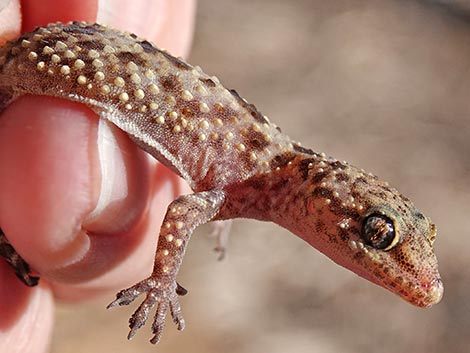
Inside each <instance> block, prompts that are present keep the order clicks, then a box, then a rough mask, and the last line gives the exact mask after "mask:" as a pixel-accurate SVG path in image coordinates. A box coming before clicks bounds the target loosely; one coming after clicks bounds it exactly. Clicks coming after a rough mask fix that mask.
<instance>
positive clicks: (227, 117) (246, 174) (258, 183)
mask: <svg viewBox="0 0 470 353" xmlns="http://www.w3.org/2000/svg"><path fill="white" fill-rule="evenodd" d="M24 94H35V95H49V96H55V97H60V98H64V99H68V100H72V101H77V102H81V103H83V104H85V105H87V106H88V107H89V108H90V109H92V110H93V111H94V112H96V114H98V115H99V116H100V117H101V118H103V119H105V120H107V121H109V122H111V123H113V124H115V125H116V126H117V127H119V128H120V129H122V130H123V131H124V132H126V133H127V134H128V136H129V137H130V138H131V139H132V140H133V141H135V143H136V144H137V145H138V146H140V148H142V149H143V150H145V151H146V152H148V153H149V154H151V155H152V156H154V157H155V158H156V159H158V160H159V161H161V162H162V163H163V164H165V165H166V166H168V167H169V168H170V169H171V170H173V171H174V172H175V173H177V174H178V175H179V176H181V177H182V178H184V179H185V180H186V181H187V182H188V183H189V185H190V187H191V188H192V190H193V191H194V193H193V194H190V195H185V196H181V197H179V198H177V199H176V200H174V201H173V202H172V203H171V204H170V205H169V206H168V210H167V213H166V215H165V218H164V221H163V224H162V227H161V230H160V235H159V238H158V245H157V251H156V254H155V262H154V268H153V273H152V274H151V276H150V277H149V278H147V279H144V280H142V281H141V282H139V283H137V284H136V285H134V286H132V287H130V288H128V289H124V290H122V291H120V292H119V293H118V294H117V296H116V299H115V300H114V301H113V302H112V303H111V304H109V306H108V307H114V306H117V305H127V304H129V303H131V302H132V301H134V300H135V299H136V298H137V297H139V296H140V295H141V294H143V295H144V296H145V298H144V300H143V302H142V304H141V305H140V306H139V308H138V309H137V310H136V311H135V313H134V314H133V315H132V317H131V319H130V320H129V326H130V333H129V336H128V338H131V337H133V336H134V334H135V333H136V331H137V330H138V329H139V328H140V327H141V326H143V325H144V324H145V322H146V321H147V319H148V317H149V314H150V311H151V309H152V308H153V307H154V306H156V307H157V308H156V314H155V316H154V321H153V324H152V332H153V334H154V336H153V338H152V339H151V342H152V343H157V342H159V340H160V337H161V335H162V330H163V327H164V324H165V318H166V314H167V311H168V310H169V311H170V313H171V316H172V318H173V321H174V322H175V324H176V325H177V327H178V329H179V330H182V329H183V328H184V326H185V322H184V319H183V316H182V313H181V308H180V304H179V301H178V295H183V294H185V293H186V290H185V289H184V288H183V287H181V286H180V285H179V284H178V283H177V282H176V275H177V273H178V270H179V267H180V265H181V262H182V260H183V256H184V253H185V249H186V246H187V244H188V241H189V239H190V237H191V234H192V233H193V231H194V229H195V228H196V227H197V226H199V225H201V224H204V223H207V222H210V221H216V220H228V219H233V218H253V219H258V220H262V221H271V222H274V223H277V224H278V225H280V226H282V227H285V228H287V229H288V230H290V231H291V232H293V233H294V234H296V235H297V236H299V237H300V238H302V239H303V240H305V241H306V242H307V243H309V244H310V245H312V246H313V247H315V248H317V249H318V250H320V251H321V252H322V253H324V254H325V255H327V256H328V257H330V258H331V259H332V260H333V261H335V262H336V263H338V264H340V265H342V266H344V267H346V268H348V269H350V270H351V271H353V272H355V273H356V274H358V275H360V276H362V277H364V278H366V279H368V280H369V281H371V282H373V283H375V284H377V285H379V286H382V287H384V288H386V289H388V290H390V291H392V292H393V293H395V294H397V295H399V296H400V297H402V298H403V299H405V300H407V301H408V302H410V303H411V304H414V305H417V306H419V307H429V306H431V305H433V304H436V303H438V302H439V301H440V300H441V298H442V295H443V284H442V281H441V278H440V275H439V272H438V267H437V259H436V256H435V254H434V251H433V243H434V240H435V236H436V228H435V226H434V224H433V223H432V222H431V220H430V219H429V218H428V217H426V216H424V215H423V214H422V213H421V212H420V211H419V210H418V209H417V208H416V207H415V206H414V205H413V204H412V202H411V201H410V200H409V199H408V198H406V197H404V196H402V195H401V194H400V193H399V192H398V191H397V190H395V189H394V188H392V187H390V186H389V185H388V184H387V183H386V182H383V181H381V180H380V179H378V178H377V177H376V176H374V175H372V174H370V173H366V172H365V171H364V170H362V169H359V168H356V167H354V166H352V165H350V164H348V163H346V162H340V161H338V160H336V159H334V158H331V157H327V156H326V155H325V154H323V153H316V152H313V151H312V150H310V149H307V148H304V147H301V145H300V144H298V143H296V142H293V141H292V140H291V139H289V137H287V136H286V135H285V134H283V133H281V130H280V129H279V128H278V127H277V126H275V125H274V124H272V123H271V122H270V121H269V120H268V118H267V117H266V116H264V115H262V114H261V113H260V112H258V110H257V109H256V108H255V107H254V106H253V105H251V104H249V103H247V101H246V100H244V99H243V98H241V97H240V96H239V95H238V94H237V92H235V91H234V90H227V89H225V88H224V87H223V86H222V85H221V84H220V83H219V81H218V80H217V78H215V77H211V76H208V75H206V74H205V73H203V72H202V71H201V69H200V68H199V67H193V66H191V65H189V64H187V63H185V62H184V61H182V60H180V59H178V58H175V57H173V56H171V55H170V54H168V53H167V52H165V51H163V50H159V49H157V48H156V47H155V46H153V45H152V44H151V43H149V42H148V41H146V40H143V39H140V38H138V37H137V36H135V35H133V34H130V33H126V32H120V31H117V30H114V29H111V28H108V27H106V26H102V25H99V24H88V23H83V22H73V23H68V24H62V23H56V24H50V25H48V26H47V27H40V28H37V29H35V30H34V31H33V32H30V33H26V34H23V35H22V36H21V37H20V38H19V39H17V40H16V41H14V42H10V43H7V44H6V45H5V46H3V47H2V48H0V111H1V110H3V109H4V108H5V107H6V106H7V105H8V104H9V103H10V102H12V101H13V100H15V99H16V98H17V97H19V96H21V95H24ZM0 254H1V255H2V256H3V257H5V258H6V259H7V261H8V262H9V263H10V264H11V265H12V266H13V268H14V269H15V272H16V274H17V276H18V277H19V278H20V279H22V280H23V281H24V282H25V283H26V284H27V285H30V286H32V285H35V284H37V281H38V279H37V278H36V277H33V276H31V274H30V272H29V267H28V265H27V263H26V262H25V261H24V260H23V259H22V258H21V257H20V256H19V255H18V254H17V253H16V251H15V250H14V248H13V247H12V246H11V245H10V244H9V243H8V240H7V238H6V237H5V235H4V234H3V233H1V232H0Z"/></svg>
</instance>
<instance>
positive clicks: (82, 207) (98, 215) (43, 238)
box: [0, 0, 195, 352]
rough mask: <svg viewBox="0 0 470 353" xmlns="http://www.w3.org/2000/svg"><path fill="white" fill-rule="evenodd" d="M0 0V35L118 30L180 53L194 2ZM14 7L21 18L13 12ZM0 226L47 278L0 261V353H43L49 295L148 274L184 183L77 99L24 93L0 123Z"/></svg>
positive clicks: (85, 294) (109, 287) (95, 291)
mask: <svg viewBox="0 0 470 353" xmlns="http://www.w3.org/2000/svg"><path fill="white" fill-rule="evenodd" d="M4 2H5V1H0V40H1V41H5V40H7V39H14V38H16V37H17V36H18V35H19V34H20V33H21V32H23V31H28V30H31V29H33V28H34V27H35V26H38V25H45V24H47V23H49V22H55V21H62V22H66V21H69V20H86V21H90V22H95V21H96V20H97V21H98V22H102V23H106V24H109V25H112V26H113V27H116V28H121V29H126V30H129V31H131V32H134V33H136V34H138V35H139V36H141V37H144V38H146V39H149V40H152V41H154V42H155V43H157V45H158V46H159V47H165V48H167V49H168V50H169V51H170V52H172V53H173V54H175V55H183V56H184V55H185V54H187V51H188V48H189V44H190V38H191V33H192V24H193V15H194V7H195V0H161V1H155V2H151V3H149V2H146V1H133V2H131V3H127V2H126V3H125V2H119V6H117V5H116V6H115V7H113V8H104V7H99V6H98V2H97V1H92V0H89V1H86V0H80V1H76V0H73V1H68V2H66V4H67V8H64V7H63V4H64V2H59V1H53V0H48V1H46V0H43V1H41V2H37V1H21V10H20V1H19V0H12V1H9V2H8V4H6V5H3V3H4ZM20 14H21V15H20ZM0 161H1V166H2V167H1V170H0V171H1V172H0V226H1V227H2V229H3V230H4V232H5V234H6V235H7V237H8V239H9V241H10V242H11V243H12V244H13V246H14V247H15V249H16V250H17V251H18V252H19V253H20V254H21V255H22V256H23V257H24V258H25V259H26V260H27V262H28V263H29V264H30V265H31V267H32V268H34V269H35V270H37V271H38V272H39V273H40V274H41V275H42V276H43V277H42V279H41V282H40V285H39V286H38V287H35V288H33V289H31V288H27V287H26V286H24V285H23V284H22V283H21V282H20V281H19V280H18V279H17V278H16V277H15V276H14V274H13V272H12V271H11V269H10V268H9V267H8V266H7V265H6V263H5V262H4V261H1V260H0V313H1V315H0V351H1V352H11V351H15V352H45V351H47V348H48V342H49V336H50V333H51V330H52V326H53V310H54V300H55V298H60V299H64V300H69V301H79V300H82V299H84V298H90V297H92V296H96V295H100V294H103V293H110V292H111V291H116V290H118V289H121V288H123V287H126V286H128V285H131V284H133V283H135V282H137V281H138V280H139V279H141V278H143V277H144V276H145V275H147V274H148V273H150V271H151V266H152V262H153V256H154V249H155V244H156V240H157V239H156V235H158V231H159V228H160V223H161V220H162V219H163V215H164V213H165V211H166V209H165V207H166V205H168V204H169V203H170V202H171V201H172V200H173V199H174V198H175V197H176V196H177V195H178V194H179V193H180V192H181V191H182V188H186V186H185V185H184V184H183V183H182V182H181V181H180V179H179V178H177V177H176V176H175V175H174V174H173V173H171V172H169V171H168V170H167V169H166V168H164V167H163V166H161V165H160V164H158V163H155V162H154V161H153V160H151V159H149V157H148V156H147V155H146V154H145V153H144V152H142V151H140V150H139V149H138V148H137V147H136V146H135V145H134V144H133V143H132V142H131V141H130V140H129V139H128V137H127V135H126V134H124V133H123V132H121V131H120V130H118V129H116V128H114V127H111V126H109V125H108V124H107V123H105V122H103V121H101V122H99V121H98V119H97V117H96V115H95V114H94V113H93V112H91V111H90V110H89V109H87V108H86V107H83V106H82V105H80V104H77V103H73V102H68V101H62V100H59V99H53V98H48V97H34V96H27V97H22V98H20V99H18V100H17V101H16V102H14V103H12V104H11V105H10V106H9V107H8V108H7V109H6V110H5V111H4V112H2V117H1V119H0Z"/></svg>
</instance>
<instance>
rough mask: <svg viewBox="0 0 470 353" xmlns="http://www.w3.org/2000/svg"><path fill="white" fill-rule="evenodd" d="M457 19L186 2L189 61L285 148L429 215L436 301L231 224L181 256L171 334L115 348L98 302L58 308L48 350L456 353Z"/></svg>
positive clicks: (463, 213)
mask: <svg viewBox="0 0 470 353" xmlns="http://www.w3.org/2000/svg"><path fill="white" fill-rule="evenodd" d="M460 2H461V3H463V6H464V7H465V6H467V5H465V3H464V2H463V1H460ZM456 14H457V13H456V12H448V11H445V10H444V9H443V8H442V7H439V6H435V7H432V6H429V5H424V1H423V2H419V1H417V2H415V1H411V0H409V1H399V0H396V1H360V0H356V1H347V0H343V1H341V0H331V1H323V0H293V1H273V0H251V1H247V0H236V1H234V0H219V1H211V0H201V1H200V4H199V9H198V20H197V30H196V36H195V42H194V49H193V52H192V55H191V57H190V62H191V63H193V64H198V65H200V66H202V68H203V69H204V70H205V71H206V72H208V73H210V74H216V75H217V76H218V77H219V78H220V79H221V81H222V82H223V83H225V85H226V86H227V87H233V88H236V89H237V90H238V92H240V94H241V95H242V96H244V97H245V98H247V99H248V100H249V101H250V102H252V103H255V104H256V105H257V107H258V108H259V109H260V110H261V111H262V112H263V113H264V114H266V115H268V116H269V117H270V119H271V120H272V121H274V122H276V123H277V124H278V125H279V126H281V127H282V128H283V130H284V131H285V132H286V133H287V134H289V135H290V136H291V137H293V138H294V139H296V140H299V141H302V142H303V144H304V145H305V146H309V147H313V148H314V149H315V150H317V151H325V152H327V154H329V155H333V156H335V157H336V158H338V159H346V160H348V161H350V162H352V163H353V164H356V165H359V166H361V167H363V168H365V169H367V170H369V171H372V172H374V173H375V174H378V175H379V176H380V177H382V178H384V179H387V180H388V181H390V183H391V184H393V185H395V186H396V187H397V188H398V189H400V190H401V191H402V192H403V193H404V194H406V195H407V196H409V197H410V198H411V199H413V200H414V201H415V203H416V205H418V207H419V208H421V209H422V211H423V212H424V213H426V214H427V215H429V216H431V217H432V219H433V220H434V222H435V223H436V224H437V227H438V231H439V233H438V239H437V242H436V251H437V253H438V256H439V261H440V268H441V274H442V276H443V279H444V283H445V288H446V292H445V296H444V299H443V301H442V302H441V303H440V304H439V305H437V306H435V307H433V308H431V309H428V310H422V309H418V308H415V307H412V306H411V305H409V304H407V303H405V302H403V301H402V300H400V299H399V298H398V297H395V296H394V295H392V294H389V293H387V292H386V291H385V290H382V289H380V288H378V287H376V286H374V285H372V284H369V283H368V282H366V281H364V280H362V279H360V278H358V277H357V276H356V275H354V274H352V273H350V272H348V271H346V270H344V269H342V268H339V267H338V266H336V265H335V264H333V263H332V262H331V261H330V260H328V259H326V258H325V257H324V256H323V255H321V254H320V253H318V252H317V251H315V250H313V249H312V248H310V247H309V246H308V245H307V244H305V243H303V242H302V241H300V240H299V239H297V238H296V237H294V236H292V235H291V234H289V233H288V232H287V231H285V230H283V229H281V228H279V227H277V226H275V225H272V224H267V223H259V222H254V221H237V222H236V223H235V225H234V229H233V231H232V237H231V240H230V254H229V256H228V259H227V260H226V261H223V262H222V263H218V262H217V261H216V256H215V255H214V254H213V253H212V251H211V249H212V248H213V240H212V239H210V238H209V237H208V236H206V234H207V233H208V228H201V229H200V230H199V231H198V233H197V234H198V235H197V236H195V237H194V239H193V241H192V243H191V245H190V248H189V252H188V255H187V257H186V260H185V263H184V265H183V269H182V272H181V275H180V277H179V280H180V282H181V283H183V284H184V286H185V287H186V288H188V289H189V290H190V295H188V296H187V297H185V298H184V299H182V304H183V310H184V313H185V318H186V321H187V329H186V330H185V331H184V332H183V333H180V332H178V331H177V330H176V329H175V328H174V327H173V325H171V324H169V325H168V327H167V328H166V331H165V334H164V338H163V341H162V342H161V344H160V346H159V347H158V348H157V347H154V346H152V345H150V344H149V343H148V341H147V340H148V339H149V338H150V333H149V331H148V328H144V329H143V330H141V332H140V333H139V334H138V335H137V337H136V338H135V339H134V340H133V341H131V342H127V341H126V339H125V337H126V335H127V319H128V316H129V315H130V313H131V312H132V311H133V310H134V307H132V308H121V309H119V310H113V311H111V312H109V311H106V310H105V309H104V306H105V305H106V303H107V302H108V301H109V300H110V299H112V296H111V297H109V298H103V299H102V300H99V301H94V302H92V303H87V304H81V305H79V306H73V307H72V306H61V307H60V308H59V309H58V312H57V323H56V331H55V335H54V337H53V344H52V352H53V353H59V352H60V353H72V352H73V353H75V352H115V353H124V352H142V353H144V352H191V353H198V352H204V353H211V352H225V353H231V352H237V353H245V352H247V353H248V352H249V353H257V352H271V353H278V352H279V353H281V352H282V353H284V352H296V353H302V352H343V353H345V352H346V353H347V352H366V353H367V352H374V353H380V352H391V351H395V352H415V353H420V352H428V353H434V352H436V353H437V352H449V353H450V352H452V353H454V352H455V353H458V352H468V350H469V348H468V347H469V346H470V337H469V329H470V301H469V300H468V298H469V294H470V270H469V268H470V256H469V255H468V254H469V253H470V242H469V240H468V239H469V238H468V237H469V236H470V216H469V211H470V207H469V200H468V196H469V195H470V193H469V191H470V186H469V182H468V180H469V176H470V98H469V92H470V60H469V58H470V19H469V17H465V16H458V15H456Z"/></svg>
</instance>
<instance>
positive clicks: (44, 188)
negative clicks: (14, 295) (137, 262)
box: [0, 97, 150, 282]
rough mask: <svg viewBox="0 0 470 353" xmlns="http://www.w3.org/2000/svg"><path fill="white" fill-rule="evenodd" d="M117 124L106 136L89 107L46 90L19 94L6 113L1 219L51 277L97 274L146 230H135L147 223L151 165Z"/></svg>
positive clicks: (0, 154)
mask: <svg viewBox="0 0 470 353" xmlns="http://www.w3.org/2000/svg"><path fill="white" fill-rule="evenodd" d="M115 132H116V135H113V132H107V133H106V134H105V135H104V138H103V136H100V135H99V134H100V131H99V127H98V120H97V119H96V117H95V115H94V114H93V113H92V112H91V111H89V110H88V109H87V108H85V107H83V106H82V105H80V104H73V103H70V102H65V101H62V100H58V99H51V98H49V99H45V98H44V97H24V98H21V99H20V100H19V101H18V102H17V103H13V104H12V105H11V106H10V107H8V109H7V110H6V111H5V113H4V114H3V117H2V119H1V120H0V160H1V161H2V164H1V166H2V167H1V168H2V169H1V173H0V222H1V223H0V224H2V228H3V230H4V232H5V234H6V235H7V237H8V238H9V240H10V242H11V243H12V244H13V246H14V247H15V248H16V249H17V251H19V252H20V254H21V255H22V256H23V257H24V258H25V259H26V260H27V261H29V262H30V263H31V265H32V266H33V268H35V269H37V270H38V271H40V272H41V273H42V274H45V275H46V276H48V277H49V278H51V279H54V280H60V281H67V282H77V281H83V280H86V279H89V278H93V277H96V276H97V275H98V274H100V273H102V272H104V271H106V270H107V269H108V268H109V267H111V266H112V264H113V263H116V262H117V261H119V260H118V259H119V258H122V257H126V254H128V253H129V252H130V251H132V248H135V247H136V245H137V243H138V242H139V239H140V238H142V236H130V235H129V232H131V231H136V232H138V233H141V232H144V230H145V222H141V217H142V214H143V212H144V210H145V209H146V207H147V195H148V194H149V187H150V185H149V177H148V173H149V169H148V168H149V166H148V163H147V159H146V157H145V156H144V155H143V154H142V152H140V151H139V150H138V149H137V147H135V145H134V144H133V143H131V142H130V141H129V139H128V138H127V137H126V136H125V135H124V134H122V133H120V131H115ZM101 134H102V133H101ZM99 144H101V145H99ZM103 175H106V176H108V177H107V178H106V180H104V182H103V183H102V176H103ZM141 223H142V225H141ZM91 264H93V266H91Z"/></svg>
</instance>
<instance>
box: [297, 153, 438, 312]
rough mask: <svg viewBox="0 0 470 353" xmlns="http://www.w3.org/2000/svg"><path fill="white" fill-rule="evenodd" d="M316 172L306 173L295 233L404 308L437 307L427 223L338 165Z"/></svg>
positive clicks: (381, 185)
mask: <svg viewBox="0 0 470 353" xmlns="http://www.w3.org/2000/svg"><path fill="white" fill-rule="evenodd" d="M320 167H321V169H319V171H318V172H317V171H315V167H313V168H311V170H312V172H311V173H310V175H311V183H309V184H310V186H309V192H307V198H306V199H305V198H304V202H305V203H304V205H306V207H305V213H306V217H304V218H303V219H302V220H301V221H300V222H301V223H302V225H298V226H294V227H295V228H296V229H295V230H294V231H296V232H297V234H299V235H300V236H301V237H302V238H304V239H305V240H306V241H307V242H309V243H310V244H311V245H313V246H315V247H316V248H318V249H319V250H320V251H322V252H323V253H324V254H325V255H327V256H328V257H330V258H331V259H332V260H333V261H335V262H337V263H338V264H340V265H342V266H344V267H346V268H348V269H350V270H352V271H353V272H355V273H356V274H358V275H360V276H361V277H364V278H366V279H368V280H370V281H371V282H373V283H375V284H377V285H379V286H381V287H384V288H386V289H388V290H390V291H391V292H393V293H395V294H397V295H399V296H400V297H401V298H403V299H405V300H406V301H408V302H409V303H411V304H414V305H416V306H419V307H429V306H432V305H434V304H436V303H438V302H439V301H440V300H441V298H442V295H443V291H444V287H443V284H442V281H441V277H440V275H439V272H438V265H437V259H436V255H435V253H434V249H433V244H434V240H435V238H436V227H435V225H434V224H433V223H432V221H431V220H430V219H429V218H428V217H426V216H424V215H423V214H422V213H421V212H420V211H419V210H418V209H417V208H416V207H415V206H414V205H413V203H412V202H411V201H410V200H409V199H407V198H406V197H404V196H402V195H401V194H400V193H399V192H398V191H397V190H396V189H394V188H392V187H390V186H389V185H388V184H387V183H385V182H383V181H381V180H379V179H378V178H377V177H375V176H373V175H371V174H367V173H365V172H364V171H363V170H359V169H357V168H355V167H353V166H350V165H347V164H343V163H339V162H337V161H333V162H329V163H327V165H325V163H323V165H321V166H320ZM319 173H322V174H319ZM320 177H321V178H320ZM297 206H298V205H297ZM297 212H298V211H297ZM312 228H313V231H312Z"/></svg>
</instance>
